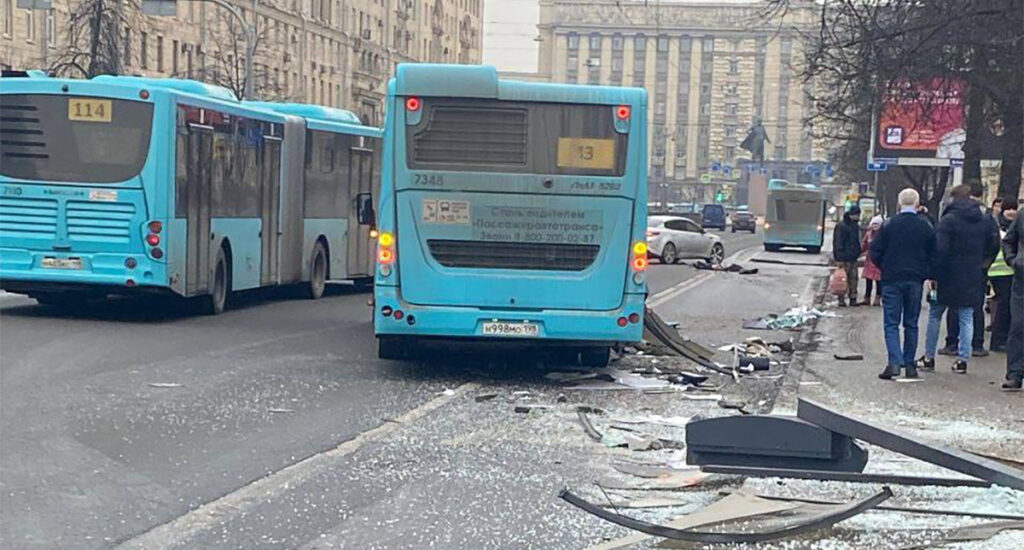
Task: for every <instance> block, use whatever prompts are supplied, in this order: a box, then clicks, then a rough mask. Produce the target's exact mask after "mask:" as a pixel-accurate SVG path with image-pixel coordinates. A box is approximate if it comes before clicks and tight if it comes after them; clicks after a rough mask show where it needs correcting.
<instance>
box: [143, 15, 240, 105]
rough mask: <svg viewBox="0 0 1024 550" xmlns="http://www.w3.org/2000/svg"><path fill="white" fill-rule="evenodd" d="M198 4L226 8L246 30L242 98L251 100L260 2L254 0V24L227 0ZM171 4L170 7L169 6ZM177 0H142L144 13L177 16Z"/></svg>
mask: <svg viewBox="0 0 1024 550" xmlns="http://www.w3.org/2000/svg"><path fill="white" fill-rule="evenodd" d="M194 1H196V2H210V3H211V4H216V5H217V6H220V7H221V8H224V9H225V10H226V11H227V12H228V13H230V14H231V16H232V17H234V18H235V19H237V20H238V22H239V23H241V25H242V28H243V29H245V81H244V82H243V83H242V98H243V99H249V98H250V97H249V96H250V95H251V92H252V80H253V70H252V63H253V59H252V58H253V56H254V55H255V53H256V22H257V19H256V17H257V14H256V9H257V8H258V7H259V0H252V24H250V23H249V22H248V21H246V20H245V17H244V16H243V15H242V12H241V11H240V10H239V9H238V8H236V7H235V6H233V5H232V4H229V3H228V2H227V0H194ZM168 4H170V5H168ZM176 6H177V1H176V0H142V13H144V14H146V15H154V16H166V15H175V13H176V12H177V10H176Z"/></svg>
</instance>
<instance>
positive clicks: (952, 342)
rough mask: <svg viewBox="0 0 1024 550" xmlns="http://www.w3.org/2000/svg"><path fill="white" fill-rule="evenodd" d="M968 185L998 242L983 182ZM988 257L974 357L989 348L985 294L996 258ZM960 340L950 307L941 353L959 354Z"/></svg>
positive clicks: (978, 306) (973, 342) (973, 343)
mask: <svg viewBox="0 0 1024 550" xmlns="http://www.w3.org/2000/svg"><path fill="white" fill-rule="evenodd" d="M968 185H970V188H971V199H972V200H974V201H975V204H977V206H978V210H979V211H980V212H981V213H982V214H984V215H985V224H986V225H988V231H989V232H990V233H991V234H992V238H993V239H995V240H996V241H997V242H998V241H999V239H1000V238H1001V236H1000V234H999V223H998V222H997V221H996V219H995V217H993V216H992V212H991V211H990V210H989V209H987V208H985V205H984V203H982V200H981V195H982V192H983V191H984V188H983V187H982V186H981V182H980V181H975V182H974V183H973V184H971V183H969V184H968ZM947 211H948V210H947ZM942 215H943V216H945V215H946V212H943V213H942ZM996 252H998V246H997V247H996ZM986 259H987V261H986V262H985V264H984V265H983V266H982V268H981V269H982V272H983V273H984V275H983V276H982V277H981V278H980V279H979V281H980V282H981V293H980V294H979V296H980V298H979V300H978V302H977V303H976V304H974V314H973V315H974V332H973V333H972V334H973V337H972V339H971V355H972V356H974V357H986V356H988V350H986V349H985V295H986V294H988V268H989V267H990V266H991V265H992V262H993V261H994V260H995V259H996V258H995V255H993V256H992V257H991V258H986ZM959 342H960V323H959V320H958V319H957V317H956V310H955V309H954V308H950V309H949V310H948V311H947V312H946V347H944V348H943V349H941V350H939V355H957V349H958V344H959Z"/></svg>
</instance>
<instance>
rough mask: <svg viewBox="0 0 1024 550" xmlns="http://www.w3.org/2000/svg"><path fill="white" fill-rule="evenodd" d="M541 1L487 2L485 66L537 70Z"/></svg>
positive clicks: (526, 70) (486, 0) (485, 14)
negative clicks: (538, 23)
mask: <svg viewBox="0 0 1024 550" xmlns="http://www.w3.org/2000/svg"><path fill="white" fill-rule="evenodd" d="M539 17H540V7H539V3H538V1H537V0H484V63H486V64H488V65H494V66H496V67H498V70H499V71H519V72H531V73H532V72H536V71H537V43H536V42H534V40H533V39H534V38H535V37H536V36H537V20H538V18H539Z"/></svg>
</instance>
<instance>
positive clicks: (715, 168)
mask: <svg viewBox="0 0 1024 550" xmlns="http://www.w3.org/2000/svg"><path fill="white" fill-rule="evenodd" d="M721 169H722V163H721V162H718V161H715V162H712V163H711V171H712V172H718V171H720V170H721Z"/></svg>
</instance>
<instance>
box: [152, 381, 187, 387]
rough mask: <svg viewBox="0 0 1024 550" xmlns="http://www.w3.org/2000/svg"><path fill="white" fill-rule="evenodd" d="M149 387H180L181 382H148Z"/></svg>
mask: <svg viewBox="0 0 1024 550" xmlns="http://www.w3.org/2000/svg"><path fill="white" fill-rule="evenodd" d="M149 387H151V388H180V387H182V386H181V384H178V383H177V382H150V383H149Z"/></svg>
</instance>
